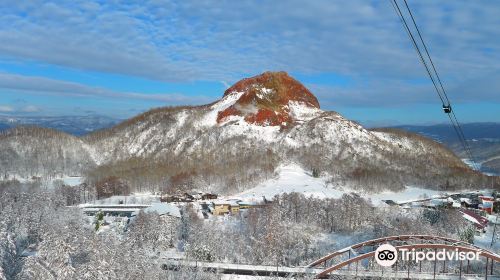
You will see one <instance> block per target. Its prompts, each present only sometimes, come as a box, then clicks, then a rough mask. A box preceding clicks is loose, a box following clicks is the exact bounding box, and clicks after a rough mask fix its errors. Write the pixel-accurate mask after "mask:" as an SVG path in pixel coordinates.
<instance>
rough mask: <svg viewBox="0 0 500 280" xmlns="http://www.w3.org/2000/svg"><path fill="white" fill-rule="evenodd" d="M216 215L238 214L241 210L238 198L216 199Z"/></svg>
mask: <svg viewBox="0 0 500 280" xmlns="http://www.w3.org/2000/svg"><path fill="white" fill-rule="evenodd" d="M213 205H214V211H213V213H214V215H225V214H236V213H238V212H239V211H240V205H239V204H238V201H237V200H225V201H214V202H213Z"/></svg>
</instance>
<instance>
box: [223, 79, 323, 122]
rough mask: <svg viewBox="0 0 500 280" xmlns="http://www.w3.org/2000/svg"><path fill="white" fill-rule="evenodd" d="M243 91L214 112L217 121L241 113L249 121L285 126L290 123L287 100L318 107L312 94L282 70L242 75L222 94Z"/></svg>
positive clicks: (291, 120)
mask: <svg viewBox="0 0 500 280" xmlns="http://www.w3.org/2000/svg"><path fill="white" fill-rule="evenodd" d="M240 92H243V95H242V96H241V97H240V98H239V99H238V101H236V103H235V104H233V105H232V106H230V107H228V108H227V109H225V110H224V111H220V112H219V113H218V115H217V122H218V123H221V122H223V121H224V120H225V119H226V118H228V117H229V116H243V117H244V118H245V120H246V121H247V122H249V123H253V124H257V125H263V126H267V125H271V126H282V127H286V126H288V125H289V124H291V123H293V119H292V117H291V116H290V109H289V107H288V104H289V102H290V101H295V102H298V103H300V104H303V105H305V106H309V107H314V108H318V109H319V103H318V100H317V99H316V97H315V96H314V95H313V94H312V93H311V92H310V91H309V90H308V89H307V88H306V87H304V86H303V85H302V84H301V83H300V82H298V81H297V80H295V79H294V78H292V77H290V76H288V74H287V73H286V72H265V73H263V74H261V75H258V76H255V77H251V78H246V79H243V80H241V81H239V82H237V83H236V84H234V85H233V86H232V87H230V88H228V89H227V90H226V91H225V92H224V96H228V95H231V94H238V93H240Z"/></svg>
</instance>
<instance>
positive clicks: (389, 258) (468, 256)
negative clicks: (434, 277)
mask: <svg viewBox="0 0 500 280" xmlns="http://www.w3.org/2000/svg"><path fill="white" fill-rule="evenodd" d="M480 254H481V251H479V250H477V251H468V252H464V251H459V250H458V249H455V250H453V251H451V250H445V249H441V250H436V251H428V252H425V251H416V250H415V249H411V250H410V249H399V252H398V250H396V248H394V246H392V245H390V244H382V245H380V246H379V247H378V248H377V250H376V251H375V261H377V263H378V264H379V265H381V266H392V265H393V264H394V263H396V261H397V260H398V256H399V255H400V256H401V260H403V261H415V262H416V263H418V262H421V261H436V260H438V261H444V260H449V261H453V260H455V261H465V260H469V261H474V260H479V255H480Z"/></svg>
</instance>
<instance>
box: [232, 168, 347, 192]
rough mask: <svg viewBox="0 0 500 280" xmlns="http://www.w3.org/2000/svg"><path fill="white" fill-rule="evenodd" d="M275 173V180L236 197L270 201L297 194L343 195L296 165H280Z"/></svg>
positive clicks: (322, 178) (322, 179)
mask: <svg viewBox="0 0 500 280" xmlns="http://www.w3.org/2000/svg"><path fill="white" fill-rule="evenodd" d="M276 171H277V172H278V177H277V178H274V179H270V180H268V181H265V182H263V183H260V184H258V185H257V186H256V187H254V188H252V189H249V190H246V191H244V192H242V193H240V194H238V195H236V197H240V198H241V199H242V200H258V199H261V198H262V197H266V199H271V198H273V197H274V196H275V195H277V194H282V193H291V192H298V193H302V194H304V195H306V196H315V197H318V198H339V197H341V196H342V194H344V192H343V191H342V190H337V189H333V188H332V187H331V186H330V187H329V186H328V185H327V183H326V179H327V178H325V177H320V178H314V177H312V176H311V175H310V174H309V173H308V172H306V171H305V170H304V169H302V168H301V167H300V166H299V165H298V164H295V163H289V164H282V165H280V166H279V167H278V168H277V170H276Z"/></svg>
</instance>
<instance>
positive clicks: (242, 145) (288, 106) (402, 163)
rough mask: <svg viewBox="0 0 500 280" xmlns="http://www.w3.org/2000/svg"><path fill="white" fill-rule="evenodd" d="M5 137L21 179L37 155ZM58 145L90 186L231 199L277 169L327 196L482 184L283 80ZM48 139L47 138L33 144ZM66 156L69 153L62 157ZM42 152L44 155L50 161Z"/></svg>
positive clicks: (262, 80)
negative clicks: (111, 182)
mask: <svg viewBox="0 0 500 280" xmlns="http://www.w3.org/2000/svg"><path fill="white" fill-rule="evenodd" d="M9 134H12V132H8V133H7V134H6V135H4V136H2V137H0V142H1V143H2V144H3V143H7V144H8V147H9V149H8V150H9V151H10V153H11V154H12V155H11V157H14V158H15V157H17V159H16V161H14V162H15V165H12V167H15V168H17V169H21V170H22V169H23V168H24V167H23V163H22V161H21V160H28V161H29V160H30V159H31V158H33V157H36V152H35V151H36V150H39V149H41V146H40V144H39V143H37V141H33V140H31V141H30V140H29V139H32V138H31V137H30V136H21V135H20V136H19V137H20V138H21V139H20V140H16V141H27V142H26V146H29V147H32V148H31V149H28V150H25V149H21V148H20V147H19V146H16V145H15V141H12V140H9V139H11V138H12V137H10V138H9V136H8V135H9ZM26 134H27V135H29V134H30V133H29V132H26ZM61 135H63V134H62V133H61ZM39 138H40V137H38V139H39ZM56 138H57V137H56ZM62 138H63V139H64V138H67V139H68V143H71V145H60V147H58V149H59V150H61V151H62V153H61V152H60V151H59V150H58V151H52V152H57V153H58V154H62V158H61V159H60V160H63V159H64V161H65V162H81V160H82V157H83V158H84V160H90V162H89V163H88V164H82V165H80V166H79V167H80V169H79V171H80V172H81V173H82V174H85V175H86V176H87V179H88V180H89V181H90V182H93V181H98V180H101V179H103V178H106V177H109V176H118V177H121V178H123V179H125V180H127V182H128V183H129V184H130V185H131V186H132V187H133V188H144V187H148V188H156V189H158V188H163V187H168V188H180V189H193V188H196V189H205V190H211V191H218V192H225V193H235V192H240V191H242V190H245V189H248V188H251V187H253V186H255V185H256V184H258V183H259V182H262V181H264V180H266V179H269V178H273V177H274V175H275V170H276V168H277V167H278V166H279V165H280V164H282V163H287V162H293V163H296V164H299V165H301V166H302V167H303V168H304V169H305V170H311V171H312V170H315V172H316V173H318V174H320V175H321V176H322V177H324V178H327V181H328V183H329V184H330V185H331V186H332V187H337V186H338V187H349V188H354V189H356V188H358V189H364V190H370V191H378V190H382V189H394V190H397V189H400V188H402V187H403V186H404V185H409V184H411V185H420V186H427V187H431V188H435V189H436V188H439V189H452V188H470V187H474V186H479V185H483V184H485V182H486V180H487V178H486V177H485V176H483V175H481V174H478V173H475V172H473V171H472V170H471V169H469V168H468V167H467V166H466V165H465V164H464V163H463V162H462V161H461V160H460V159H459V158H458V157H456V156H455V155H454V154H453V153H452V152H451V151H450V150H448V149H447V148H445V147H443V146H441V145H439V144H437V143H435V142H433V141H431V140H429V139H426V138H423V137H420V136H417V135H415V134H411V133H405V132H401V131H397V130H378V131H370V130H367V129H365V128H363V127H362V126H360V125H359V124H357V123H355V122H352V121H349V120H347V119H345V118H344V117H342V116H341V115H339V114H338V113H335V112H327V111H323V110H321V109H319V103H318V102H317V99H316V98H315V97H314V95H313V94H312V93H310V92H309V91H308V90H307V89H306V88H305V87H304V86H303V85H301V84H300V83H299V82H298V81H296V80H294V79H293V78H292V77H290V76H288V74H286V73H284V72H266V73H264V74H262V75H259V76H256V77H252V78H248V79H244V80H242V81H240V82H238V83H236V84H235V85H234V86H233V87H231V88H229V89H228V90H227V91H226V92H225V93H224V96H223V97H222V99H220V100H219V101H217V102H214V103H213V104H208V105H204V106H198V107H174V108H159V109H154V110H151V111H149V112H146V113H144V114H141V115H139V116H137V117H134V118H132V119H130V120H127V121H125V122H123V123H121V124H118V125H116V126H115V127H112V128H110V129H104V130H101V131H98V132H95V133H92V134H90V135H87V136H85V137H83V138H74V137H69V136H64V137H62ZM16 139H17V138H16ZM50 139H55V138H54V137H49V138H44V140H43V142H50V141H52V140H50ZM54 141H59V140H54ZM2 147H6V146H4V145H2ZM47 149H49V150H50V149H53V148H50V147H47ZM75 149H76V150H78V151H79V152H78V153H77V154H75V153H73V152H71V151H75ZM21 151H22V152H21ZM52 152H50V153H48V155H47V156H48V157H49V158H51V160H56V157H55V156H54V154H53V153H52ZM3 153H4V152H3V151H2V154H3ZM51 154H52V155H53V156H52V157H51V156H50V155H51ZM3 159H4V156H2V160H3ZM51 162H52V161H51ZM16 165H19V166H18V167H16ZM94 166H96V167H95V168H94ZM5 168H6V165H2V170H5ZM9 168H11V167H9ZM40 170H42V171H47V168H41V169H40ZM41 173H43V172H41Z"/></svg>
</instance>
